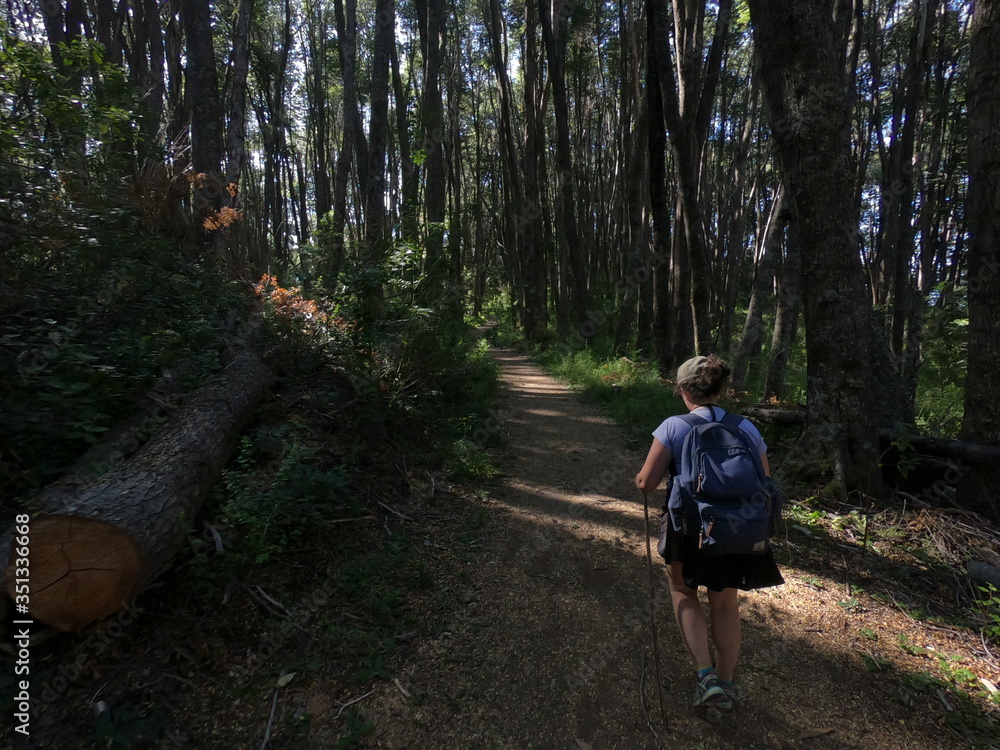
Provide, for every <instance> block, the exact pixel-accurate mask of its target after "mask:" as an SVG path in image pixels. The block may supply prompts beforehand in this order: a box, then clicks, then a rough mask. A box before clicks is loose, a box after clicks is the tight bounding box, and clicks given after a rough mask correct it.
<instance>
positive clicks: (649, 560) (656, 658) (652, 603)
mask: <svg viewBox="0 0 1000 750" xmlns="http://www.w3.org/2000/svg"><path fill="white" fill-rule="evenodd" d="M642 508H643V518H644V520H645V528H646V570H647V571H648V572H649V626H650V628H651V629H652V631H653V667H654V669H655V670H656V698H657V700H659V701H660V716H661V717H662V718H663V728H664V729H666V728H667V709H666V708H665V707H664V705H663V684H662V681H661V679H660V644H659V639H657V637H656V584H655V581H654V579H653V551H652V547H651V546H650V542H649V495H647V494H646V493H645V492H643V493H642Z"/></svg>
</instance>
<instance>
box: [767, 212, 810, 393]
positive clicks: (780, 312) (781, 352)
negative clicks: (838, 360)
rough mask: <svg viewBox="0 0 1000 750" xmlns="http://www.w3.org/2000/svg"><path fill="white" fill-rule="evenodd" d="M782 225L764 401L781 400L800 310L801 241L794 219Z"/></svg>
mask: <svg viewBox="0 0 1000 750" xmlns="http://www.w3.org/2000/svg"><path fill="white" fill-rule="evenodd" d="M790 213H791V211H790V210H789V214H790ZM786 221H787V228H786V231H785V255H784V257H783V258H782V260H781V271H780V273H779V274H778V276H777V278H776V279H775V281H776V282H777V283H776V284H775V287H776V288H775V297H776V300H775V306H774V331H772V334H771V351H770V355H769V356H768V360H767V373H766V374H765V376H764V400H765V401H767V400H769V399H772V398H776V399H782V398H784V396H785V387H786V384H785V373H786V372H787V369H788V358H789V357H790V356H791V353H792V347H793V346H794V345H795V338H796V334H797V333H798V329H799V310H800V309H801V307H802V241H801V239H800V238H799V225H798V223H797V220H796V218H795V217H794V216H789V217H788V218H787V220H786Z"/></svg>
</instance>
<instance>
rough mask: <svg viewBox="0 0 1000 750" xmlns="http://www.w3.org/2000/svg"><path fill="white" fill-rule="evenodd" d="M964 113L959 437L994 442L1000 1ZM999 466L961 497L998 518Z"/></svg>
mask: <svg viewBox="0 0 1000 750" xmlns="http://www.w3.org/2000/svg"><path fill="white" fill-rule="evenodd" d="M967 102H968V112H969V146H968V154H969V156H968V163H969V196H968V202H967V204H966V205H967V208H966V211H967V216H968V220H969V235H970V245H969V275H968V288H969V344H968V355H967V357H968V363H969V366H968V374H967V376H966V380H965V416H964V418H963V420H962V430H961V432H960V434H959V436H960V437H961V439H962V440H970V441H977V442H984V443H990V444H993V445H998V444H1000V404H998V403H997V397H996V396H997V393H998V392H1000V368H998V367H997V363H998V362H1000V249H998V243H1000V161H998V160H997V154H1000V2H997V0H979V1H978V2H977V3H976V7H975V11H974V14H973V19H972V56H971V59H970V61H969V84H968V90H967ZM998 488H1000V461H998V462H996V463H994V464H993V465H992V466H983V467H980V468H979V470H977V471H975V472H970V473H969V474H968V475H966V477H965V478H964V481H962V482H961V483H960V485H959V500H960V502H962V503H963V504H964V505H965V506H967V507H968V508H970V509H972V510H975V511H977V512H979V513H982V514H983V515H984V516H986V517H987V518H989V519H990V520H992V521H1000V489H998Z"/></svg>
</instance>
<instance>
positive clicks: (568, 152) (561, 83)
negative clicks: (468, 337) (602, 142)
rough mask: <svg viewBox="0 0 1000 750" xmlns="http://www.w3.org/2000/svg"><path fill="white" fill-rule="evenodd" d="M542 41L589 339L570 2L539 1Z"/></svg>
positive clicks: (562, 231) (568, 247) (582, 322)
mask: <svg viewBox="0 0 1000 750" xmlns="http://www.w3.org/2000/svg"><path fill="white" fill-rule="evenodd" d="M539 6H540V8H541V20H542V38H543V39H544V41H545V50H546V55H547V58H548V63H549V78H550V81H551V84H552V107H553V112H554V114H555V120H556V144H555V146H556V173H555V189H556V223H557V226H558V232H557V235H556V236H557V239H558V241H559V244H560V245H561V246H562V250H563V252H564V253H565V255H566V257H567V258H568V260H569V267H570V273H571V274H572V280H573V284H572V297H573V312H574V314H575V317H576V323H577V325H579V327H580V328H579V331H580V333H581V334H582V336H583V338H584V339H585V340H588V341H589V340H591V339H593V337H594V334H595V333H596V330H595V329H594V325H593V321H592V320H591V319H590V316H591V311H590V289H589V285H588V278H587V270H586V263H585V259H584V257H583V249H582V247H581V244H580V231H579V226H578V223H577V216H576V211H577V206H576V203H575V201H574V198H573V196H574V192H575V191H574V172H573V154H572V149H571V147H570V132H569V125H570V123H569V92H568V91H567V88H566V40H567V34H568V26H569V17H570V12H569V7H568V0H539Z"/></svg>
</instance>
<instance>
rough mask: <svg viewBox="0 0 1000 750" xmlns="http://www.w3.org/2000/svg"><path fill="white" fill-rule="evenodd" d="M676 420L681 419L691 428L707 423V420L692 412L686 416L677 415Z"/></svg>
mask: <svg viewBox="0 0 1000 750" xmlns="http://www.w3.org/2000/svg"><path fill="white" fill-rule="evenodd" d="M677 417H678V419H682V420H684V421H685V422H687V423H688V424H689V425H691V426H692V427H695V426H697V425H700V424H701V423H702V422H707V421H708V420H707V419H705V418H704V417H702V416H699V415H698V414H695V413H694V412H688V413H687V414H678V415H677Z"/></svg>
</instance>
